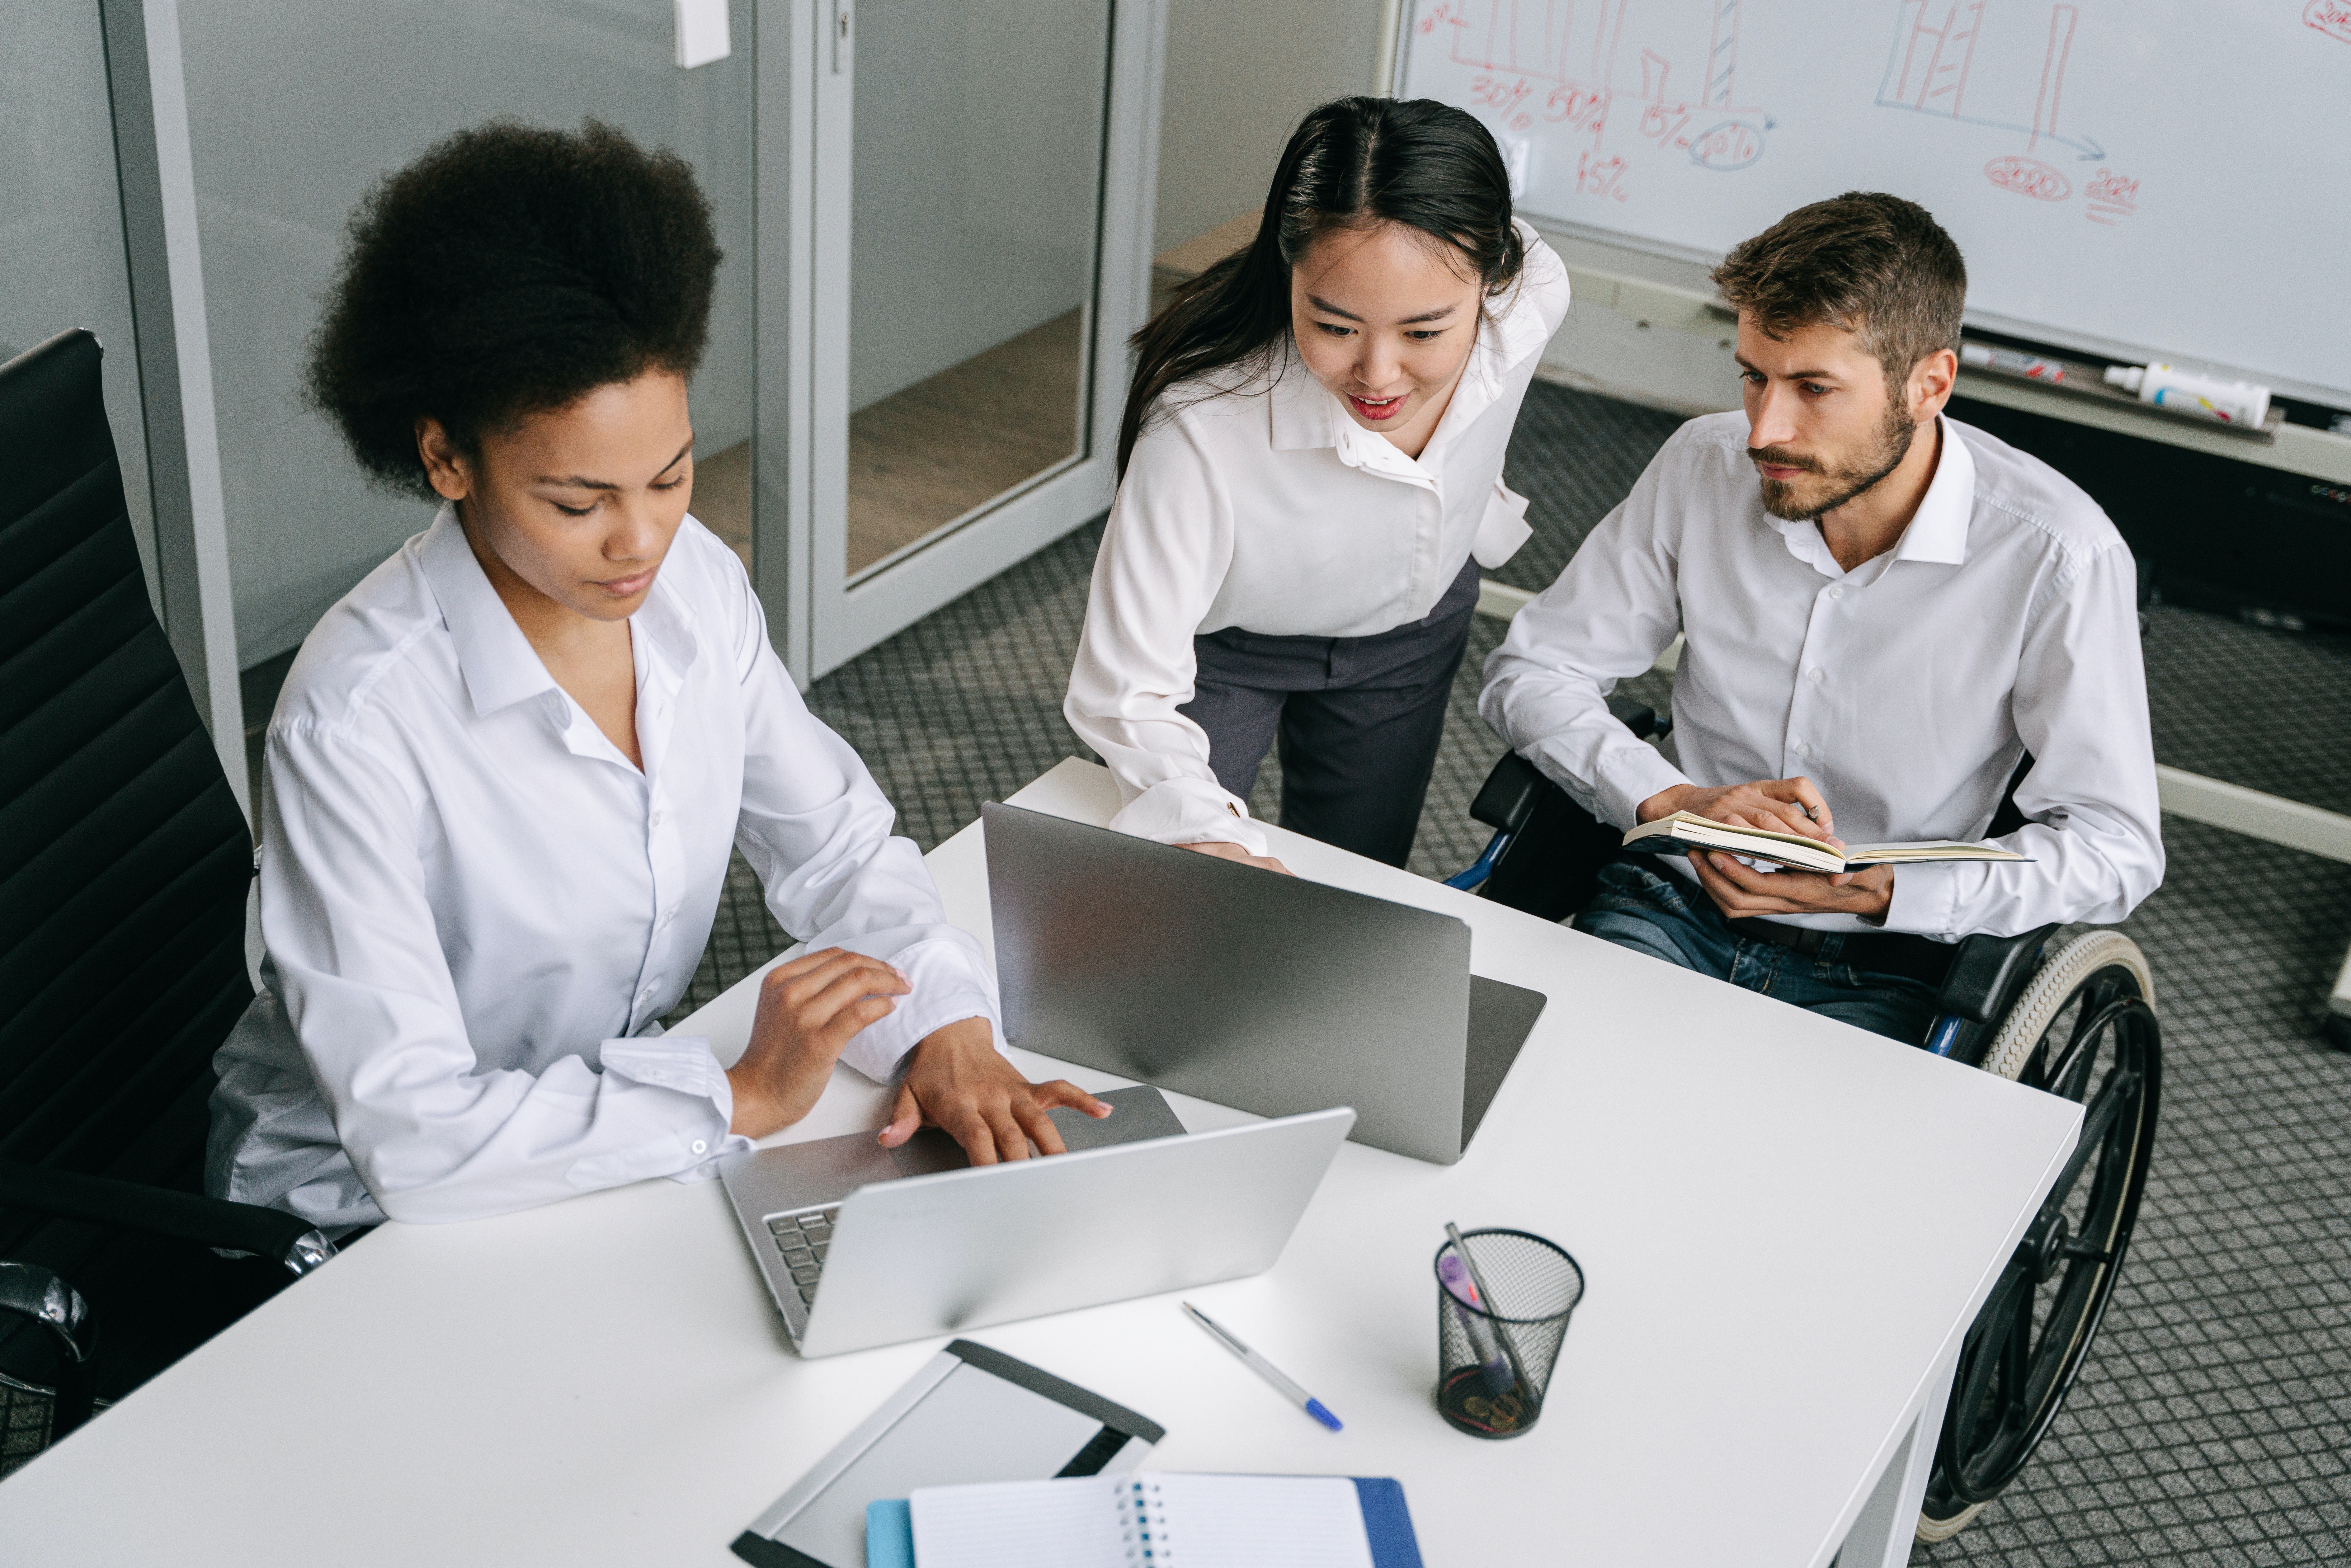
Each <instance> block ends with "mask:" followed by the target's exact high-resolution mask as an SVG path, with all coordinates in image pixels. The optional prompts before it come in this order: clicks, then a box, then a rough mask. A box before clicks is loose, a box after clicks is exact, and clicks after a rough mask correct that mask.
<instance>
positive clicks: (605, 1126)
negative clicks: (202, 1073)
mask: <svg viewBox="0 0 2351 1568" xmlns="http://www.w3.org/2000/svg"><path fill="white" fill-rule="evenodd" d="M269 745H270V751H271V755H270V759H269V784H270V788H269V790H268V794H267V799H266V805H265V810H266V813H267V817H268V821H266V838H267V841H268V843H269V845H270V852H269V853H268V854H267V855H266V857H265V858H264V860H263V862H262V873H261V914H262V932H263V936H264V938H265V940H266V943H267V945H268V949H269V955H270V961H271V965H272V967H273V969H274V971H275V987H276V989H277V993H278V995H279V997H280V998H282V999H283V1002H284V1005H285V1008H286V1011H287V1018H288V1019H289V1020H290V1022H291V1023H292V1026H293V1029H294V1032H295V1034H296V1036H297V1037H298V1040H299V1041H300V1050H301V1053H302V1056H303V1058H304V1061H305V1062H306V1063H307V1065H308V1068H309V1071H310V1074H311V1077H312V1079H313V1081H314V1082H315V1083H316V1084H317V1086H318V1090H319V1094H320V1096H321V1097H322V1098H323V1099H324V1101H325V1103H326V1104H327V1107H328V1109H329V1114H330V1115H331V1116H332V1118H333V1122H334V1128H335V1134H336V1136H337V1137H338V1138H339V1139H340V1142H341V1144H342V1146H343V1149H344V1151H345V1153H346V1154H347V1155H349V1157H350V1162H351V1166H352V1169H353V1170H354V1171H356V1172H357V1173H358V1175H359V1176H360V1179H361V1180H362V1181H363V1182H364V1183H365V1184H366V1186H367V1189H368V1192H369V1194H370V1196H371V1197H373V1198H374V1200H375V1202H376V1205H377V1206H378V1207H380V1208H381V1209H382V1211H383V1212H384V1213H385V1214H386V1215H388V1216H390V1217H391V1218H394V1219H399V1220H406V1221H412V1222H427V1221H439V1220H456V1219H471V1218H480V1217H483V1216H486V1215H492V1214H503V1213H507V1212H509V1211H511V1210H515V1209H520V1208H528V1207H533V1206H534V1205H538V1204H542V1203H547V1202H549V1201H551V1200H553V1199H555V1198H559V1197H569V1196H570V1195H572V1194H573V1193H576V1192H580V1191H584V1190H588V1189H590V1188H594V1187H600V1186H614V1185H616V1184H618V1183H621V1182H626V1181H635V1180H640V1179H643V1177H646V1176H695V1175H699V1174H702V1173H704V1172H705V1170H706V1167H707V1166H708V1165H709V1163H710V1162H711V1161H712V1160H713V1159H715V1158H716V1156H717V1155H720V1154H723V1153H726V1152H727V1151H728V1150H730V1149H736V1148H747V1147H748V1146H749V1142H748V1140H747V1139H742V1138H737V1137H732V1136H730V1135H729V1134H728V1133H727V1125H728V1124H729V1123H730V1121H731V1120H732V1119H733V1115H734V1097H733V1094H732V1092H731V1091H730V1089H729V1086H728V1084H727V1081H726V1073H725V1071H722V1070H721V1069H720V1067H719V1065H718V1062H717V1061H716V1058H715V1057H713V1056H712V1054H711V1051H710V1046H709V1042H708V1041H706V1040H702V1039H699V1038H693V1037H679V1038H663V1037H660V1036H652V1037H641V1038H637V1039H629V1040H605V1041H602V1042H601V1046H600V1048H599V1049H600V1055H601V1061H602V1064H603V1067H604V1071H601V1072H599V1071H596V1070H595V1068H594V1067H592V1066H590V1063H589V1061H587V1059H586V1057H585V1055H584V1054H574V1055H569V1056H565V1057H562V1058H559V1060H557V1061H555V1062H554V1063H553V1064H552V1065H550V1066H549V1067H548V1068H547V1069H546V1070H545V1071H540V1072H538V1073H531V1072H526V1071H518V1070H514V1069H486V1068H484V1067H483V1065H482V1063H481V1061H480V1060H479V1058H478V1056H477V1055H476V1053H475V1048H474V1045H473V1042H472V1040H470V1039H469V1038H468V1036H467V1033H466V1029H465V1019H464V1018H463V1016H462V1014H461V1011H460V1009H459V1007H458V1001H457V995H456V989H455V984H454V982H453V981H452V979H451V977H450V973H449V967H448V963H447V960H446V959H445V957H444V955H443V953H442V950H441V946H440V941H439V938H438V935H437V931H436V926H435V923H434V912H433V908H432V905H431V904H430V902H429V899H428V897H427V894H426V889H425V884H424V877H423V869H422V864H421V862H420V861H419V859H418V856H417V854H416V850H415V843H416V831H417V828H416V823H417V812H418V804H417V798H416V796H415V795H414V794H413V793H412V791H411V789H409V787H408V786H407V785H406V784H404V783H403V781H402V776H401V770H400V769H399V768H397V767H395V766H393V765H392V763H390V762H389V761H387V760H385V759H383V758H380V757H378V756H376V755H375V754H373V753H372V752H371V751H370V750H369V749H368V748H367V747H366V746H365V745H364V744H363V743H361V742H359V741H357V740H355V739H353V738H350V737H343V736H336V735H333V734H329V733H325V732H321V731H319V730H318V729H315V728H313V727H307V726H299V725H295V726H281V727H277V728H274V729H273V731H272V733H271V737H270V742H269ZM583 1043H593V1042H583Z"/></svg>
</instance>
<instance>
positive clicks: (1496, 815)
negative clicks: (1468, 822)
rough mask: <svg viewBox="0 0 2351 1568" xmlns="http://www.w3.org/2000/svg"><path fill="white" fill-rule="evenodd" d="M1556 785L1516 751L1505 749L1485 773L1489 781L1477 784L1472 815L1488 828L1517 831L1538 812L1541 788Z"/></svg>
mask: <svg viewBox="0 0 2351 1568" xmlns="http://www.w3.org/2000/svg"><path fill="white" fill-rule="evenodd" d="M1552 788H1553V786H1552V781H1551V780H1550V779H1546V778H1544V777H1543V776H1542V772H1541V769H1540V768H1536V767H1535V765H1534V764H1533V763H1531V762H1530V761H1528V760H1527V759H1526V758H1523V757H1520V755H1519V754H1518V753H1517V752H1515V751H1505V752H1504V753H1502V755H1501V758H1500V759H1499V760H1498V761H1497V762H1496V763H1495V764H1494V770H1493V771H1492V772H1490V773H1489V774H1487V775H1486V782H1485V783H1483V784H1481V785H1479V787H1478V798H1477V799H1476V800H1472V801H1470V802H1469V815H1470V816H1471V817H1472V818H1474V819H1475V820H1476V821H1480V822H1483V823H1485V824H1486V825H1487V826H1488V827H1489V828H1499V830H1501V831H1503V832H1506V833H1515V832H1517V831H1520V829H1522V828H1524V827H1525V826H1526V825H1527V819H1529V818H1530V817H1532V816H1533V815H1534V814H1535V802H1536V801H1537V800H1541V798H1542V792H1543V791H1544V790H1546V789H1552Z"/></svg>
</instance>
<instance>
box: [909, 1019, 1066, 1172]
mask: <svg viewBox="0 0 2351 1568" xmlns="http://www.w3.org/2000/svg"><path fill="white" fill-rule="evenodd" d="M1055 1105H1068V1106H1072V1107H1074V1108H1075V1109H1077V1110H1080V1111H1083V1112H1084V1113H1086V1114H1087V1115H1089V1116H1092V1117H1093V1118H1095V1119H1096V1120H1097V1121H1099V1120H1100V1119H1101V1118H1102V1117H1104V1116H1107V1115H1109V1114H1110V1112H1111V1108H1110V1107H1109V1106H1108V1105H1105V1104H1104V1103H1102V1102H1101V1101H1099V1100H1097V1099H1095V1098H1094V1097H1093V1096H1092V1095H1091V1094H1089V1093H1087V1092H1085V1091H1084V1090H1082V1089H1081V1088H1079V1087H1078V1086H1077V1085H1076V1084H1074V1083H1071V1082H1068V1081H1066V1080H1064V1079H1060V1078H1056V1079H1054V1080H1053V1081H1052V1082H1050V1083H1031V1082H1029V1081H1028V1080H1027V1079H1025V1078H1023V1077H1021V1076H1020V1070H1019V1068H1017V1067H1015V1066H1013V1065H1012V1063H1010V1062H1009V1061H1006V1060H1005V1059H1004V1056H1003V1053H1002V1052H1000V1051H998V1050H997V1049H996V1045H995V1037H994V1036H993V1035H992V1034H991V1033H990V1032H989V1030H988V1026H987V1019H959V1020H958V1021H956V1022H955V1023H951V1024H949V1025H947V1026H946V1028H945V1029H942V1030H937V1031H936V1032H935V1033H932V1034H929V1035H926V1036H925V1037H924V1039H923V1042H922V1043H921V1044H920V1045H917V1046H916V1047H914V1052H913V1054H912V1057H911V1059H910V1060H909V1061H908V1063H907V1066H906V1076H905V1077H904V1080H902V1081H901V1082H900V1083H899V1085H898V1097H897V1099H896V1100H895V1101H894V1102H893V1103H892V1105H891V1108H890V1124H889V1125H888V1126H886V1127H884V1128H883V1129H882V1146H883V1148H885V1149H894V1148H896V1147H897V1146H898V1145H901V1144H903V1143H904V1142H905V1141H906V1140H907V1139H908V1138H911V1137H913V1136H914V1130H915V1129H916V1128H918V1127H920V1126H921V1125H922V1124H924V1123H925V1122H928V1123H930V1124H932V1125H933V1126H935V1127H938V1128H940V1129H942V1130H943V1131H945V1132H946V1133H947V1134H949V1135H950V1136H952V1137H953V1138H954V1139H955V1141H956V1143H958V1144H961V1145H963V1152H964V1153H965V1154H966V1155H969V1156H970V1157H971V1163H972V1164H973V1165H976V1166H992V1165H994V1164H996V1163H997V1161H998V1160H1025V1159H1027V1158H1028V1157H1029V1140H1030V1139H1032V1138H1033V1139H1035V1140H1036V1143H1037V1146H1038V1147H1039V1148H1040V1149H1042V1150H1043V1151H1044V1152H1045V1153H1047V1154H1049V1155H1059V1154H1066V1153H1067V1152H1068V1149H1067V1147H1066V1145H1063V1144H1062V1142H1061V1133H1060V1131H1059V1130H1058V1129H1056V1128H1055V1127H1054V1125H1053V1119H1052V1118H1051V1117H1050V1116H1048V1115H1047V1114H1045V1113H1046V1111H1047V1110H1048V1109H1050V1107H1052V1106H1055Z"/></svg>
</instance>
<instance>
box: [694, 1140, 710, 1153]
mask: <svg viewBox="0 0 2351 1568" xmlns="http://www.w3.org/2000/svg"><path fill="white" fill-rule="evenodd" d="M694 1152H695V1154H697V1155H706V1154H708V1153H709V1152H710V1145H708V1144H705V1143H704V1142H703V1141H702V1140H701V1139H700V1138H696V1139H695V1140H694Z"/></svg>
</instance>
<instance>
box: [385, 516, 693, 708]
mask: <svg viewBox="0 0 2351 1568" xmlns="http://www.w3.org/2000/svg"><path fill="white" fill-rule="evenodd" d="M663 564H664V566H666V565H667V564H668V563H667V562H664V563H663ZM423 565H424V580H425V581H427V582H428V583H430V584H431V585H432V588H433V597H434V599H435V600H437V601H439V602H440V606H441V618H442V620H443V622H444V623H446V624H447V626H448V628H449V638H450V641H451V642H453V643H455V644H456V648H457V668H458V670H459V671H460V673H462V674H464V676H465V695H467V696H469V697H471V698H472V699H473V703H474V713H475V716H477V717H486V716H489V715H491V714H494V713H496V712H497V711H498V710H499V709H500V708H505V707H511V706H514V705H515V704H516V703H518V702H521V701H523V700H524V699H525V698H527V697H534V696H537V695H539V694H540V693H542V692H551V691H554V690H556V685H555V677H554V676H553V675H550V674H548V673H547V665H546V664H545V663H543V662H542V661H541V660H540V658H539V656H538V650H537V649H535V648H533V647H532V646H531V645H530V640H529V639H528V638H527V637H525V636H524V635H523V634H522V628H521V627H519V626H517V625H516V624H515V619H514V616H513V614H512V613H511V612H508V611H507V606H506V601H504V600H502V599H500V598H499V597H498V591H497V590H496V589H495V588H492V587H491V586H490V580H489V576H488V574H487V573H486V572H484V571H483V570H482V563H481V562H480V561H478V560H476V559H474V547H473V546H472V544H470V543H469V542H468V541H467V540H466V538H465V528H463V527H462V526H461V525H460V524H459V523H458V521H457V513H456V508H455V507H442V508H441V513H440V515H439V516H438V517H434V519H433V527H432V528H429V529H428V530H426V532H425V536H424V548H423ZM629 623H630V627H631V629H632V630H633V631H642V632H644V633H645V634H646V635H645V641H646V643H648V644H650V646H649V648H648V650H647V651H648V652H649V653H652V654H653V655H654V657H653V660H652V661H651V663H652V664H653V667H654V668H655V669H656V670H658V671H660V673H661V674H664V675H665V676H672V677H674V676H675V675H677V674H682V673H683V672H684V671H685V670H686V669H687V668H689V667H690V666H691V665H692V664H694V661H695V656H696V654H697V653H699V652H700V649H701V645H700V643H698V642H697V641H696V640H695V635H694V629H693V627H692V625H691V624H690V623H689V619H688V617H687V615H686V613H685V608H684V605H683V604H682V603H680V602H679V601H678V598H677V594H676V591H674V589H672V588H671V586H670V582H669V574H668V573H667V571H665V570H664V572H662V573H661V574H660V575H658V576H656V577H655V578H654V579H653V591H651V592H649V593H647V594H646V595H645V601H644V603H643V604H642V605H640V606H638V608H637V612H636V613H635V614H634V615H632V616H631V617H630V618H629Z"/></svg>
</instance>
